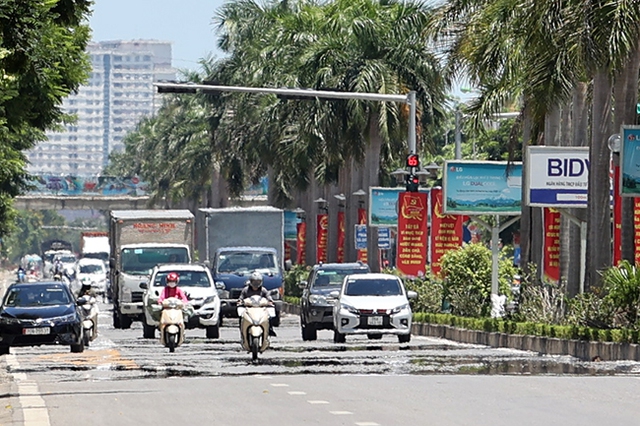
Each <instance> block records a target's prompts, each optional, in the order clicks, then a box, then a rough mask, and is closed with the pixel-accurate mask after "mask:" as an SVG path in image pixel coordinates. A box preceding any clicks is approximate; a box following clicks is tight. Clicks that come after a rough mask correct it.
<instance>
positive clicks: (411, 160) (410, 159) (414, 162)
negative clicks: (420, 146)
mask: <svg viewBox="0 0 640 426" xmlns="http://www.w3.org/2000/svg"><path fill="white" fill-rule="evenodd" d="M407 167H420V158H419V157H418V154H409V155H408V156H407Z"/></svg>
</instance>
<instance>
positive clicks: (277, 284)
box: [211, 247, 284, 326]
mask: <svg viewBox="0 0 640 426" xmlns="http://www.w3.org/2000/svg"><path fill="white" fill-rule="evenodd" d="M254 271H258V272H260V273H261V274H262V276H263V277H264V282H263V284H262V285H263V286H264V288H265V289H267V290H268V291H269V294H270V295H271V297H272V298H273V301H274V302H275V305H276V317H275V319H274V325H276V326H277V325H279V323H280V312H281V310H282V299H283V296H284V279H283V273H282V268H281V267H280V261H279V259H278V252H277V250H276V249H274V248H271V247H223V248H219V249H218V250H216V252H215V254H214V257H213V263H212V264H211V273H212V275H213V280H214V282H215V283H216V286H217V287H218V288H222V286H224V289H223V290H220V291H219V295H220V315H221V318H222V317H237V312H236V303H237V301H238V298H239V297H240V292H241V291H242V289H243V288H244V286H245V285H246V283H247V280H248V279H249V275H251V273H252V272H254Z"/></svg>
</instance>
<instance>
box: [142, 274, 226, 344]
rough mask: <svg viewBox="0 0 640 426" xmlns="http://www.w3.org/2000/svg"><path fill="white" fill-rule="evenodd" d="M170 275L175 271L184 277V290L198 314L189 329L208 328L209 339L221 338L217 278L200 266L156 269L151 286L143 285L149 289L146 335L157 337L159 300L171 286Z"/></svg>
mask: <svg viewBox="0 0 640 426" xmlns="http://www.w3.org/2000/svg"><path fill="white" fill-rule="evenodd" d="M169 272H175V273H177V274H178V276H179V277H180V281H178V287H180V288H181V289H182V290H183V291H184V292H185V293H186V294H187V298H188V299H189V305H191V306H192V307H193V310H194V313H193V315H191V317H190V318H188V319H187V321H186V322H185V326H186V328H189V329H191V328H204V329H206V335H207V338H211V339H217V338H218V337H220V328H219V324H220V323H219V317H220V298H219V297H218V290H217V289H216V287H215V286H214V284H213V278H212V277H211V272H209V268H207V267H206V266H204V265H198V264H188V263H187V264H185V263H175V264H163V265H158V266H156V267H155V268H153V271H152V272H151V277H150V278H149V282H148V283H142V284H141V285H140V287H141V288H144V289H145V292H144V295H143V307H144V308H143V310H144V318H143V321H142V335H143V337H145V338H148V339H152V338H154V337H155V331H156V328H157V327H158V324H159V320H160V309H158V308H157V307H158V298H159V297H160V293H161V292H162V290H163V289H164V287H165V286H166V284H167V281H166V278H167V275H168V274H169Z"/></svg>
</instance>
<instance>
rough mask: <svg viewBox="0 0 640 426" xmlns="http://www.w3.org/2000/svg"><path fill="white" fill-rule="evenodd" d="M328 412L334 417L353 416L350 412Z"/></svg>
mask: <svg viewBox="0 0 640 426" xmlns="http://www.w3.org/2000/svg"><path fill="white" fill-rule="evenodd" d="M329 412H330V413H331V414H333V415H336V416H347V415H349V414H353V413H352V412H351V411H329Z"/></svg>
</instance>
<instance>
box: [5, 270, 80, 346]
mask: <svg viewBox="0 0 640 426" xmlns="http://www.w3.org/2000/svg"><path fill="white" fill-rule="evenodd" d="M52 344H62V345H69V346H71V352H82V351H84V343H83V339H82V320H81V317H80V311H79V309H78V306H77V305H76V299H75V297H73V294H71V290H70V289H69V287H68V286H67V285H66V284H63V283H61V282H59V281H56V282H37V283H14V284H11V285H10V286H9V288H8V289H7V291H6V293H5V296H4V298H3V300H2V305H0V355H2V354H8V353H9V348H10V347H11V346H39V345H52Z"/></svg>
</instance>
